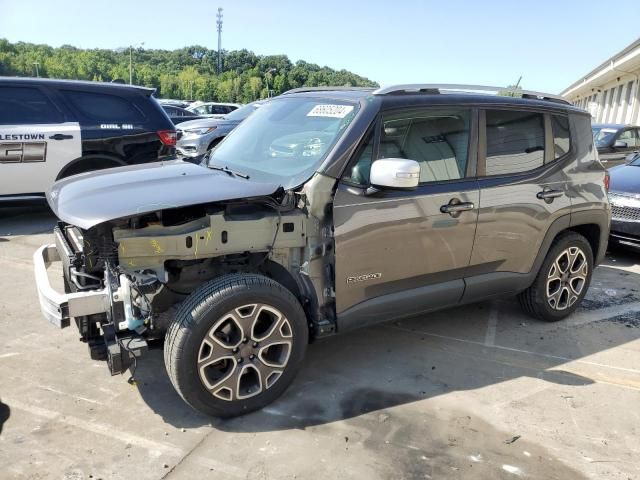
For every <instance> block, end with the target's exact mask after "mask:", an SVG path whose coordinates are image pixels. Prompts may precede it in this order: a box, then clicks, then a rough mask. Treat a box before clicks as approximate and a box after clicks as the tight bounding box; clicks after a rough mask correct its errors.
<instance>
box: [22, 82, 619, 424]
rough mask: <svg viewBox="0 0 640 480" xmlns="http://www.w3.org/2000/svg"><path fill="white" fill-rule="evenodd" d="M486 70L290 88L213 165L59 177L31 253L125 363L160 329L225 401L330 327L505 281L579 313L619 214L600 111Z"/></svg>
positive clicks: (203, 403) (253, 395)
mask: <svg viewBox="0 0 640 480" xmlns="http://www.w3.org/2000/svg"><path fill="white" fill-rule="evenodd" d="M486 90H489V91H493V92H495V91H497V90H500V89H494V88H490V87H465V86H460V85H399V86H394V87H388V88H383V89H378V90H375V91H374V90H372V89H360V88H358V89H348V88H344V89H341V88H332V87H323V88H315V89H312V88H303V89H297V90H294V91H290V92H288V93H287V94H284V95H281V96H280V97H277V98H275V99H273V100H272V101H271V102H269V103H268V104H265V105H264V106H263V107H261V108H260V109H258V110H257V111H256V112H255V113H254V114H253V115H251V116H250V117H249V118H248V119H247V120H246V121H245V122H243V123H242V124H241V125H240V126H238V127H237V128H236V129H235V130H234V131H233V132H232V133H231V134H230V135H229V136H227V137H226V138H225V139H224V141H222V142H221V143H220V144H219V145H218V146H217V147H216V148H215V149H214V150H212V151H211V152H210V153H209V154H208V156H207V157H206V159H205V161H204V162H203V164H202V165H194V164H191V163H187V162H182V161H171V162H164V163H154V164H147V165H136V166H128V167H119V168H115V169H111V170H105V171H101V172H94V173H89V174H85V175H83V176H82V177H76V178H68V179H64V180H61V181H59V182H57V183H55V184H54V186H53V188H52V189H51V190H50V192H49V193H48V201H49V204H50V206H51V208H52V209H53V211H54V212H55V213H56V215H57V216H58V217H59V218H60V219H61V222H60V223H59V225H58V227H57V228H56V229H55V232H54V233H55V245H45V246H43V247H41V248H40V249H39V250H38V251H37V252H36V253H35V255H34V260H35V270H36V278H37V283H38V291H39V295H40V303H41V307H42V311H43V313H44V315H45V317H47V318H48V319H49V320H50V321H51V322H53V323H54V324H56V325H58V326H59V327H64V326H67V325H68V324H69V323H70V321H71V320H73V321H74V322H75V323H76V325H77V327H78V328H79V330H80V333H81V335H82V338H83V339H84V340H85V341H86V342H87V343H88V346H89V350H90V352H91V354H92V356H93V357H94V358H104V359H106V360H107V362H108V366H109V369H110V371H111V373H112V374H116V373H122V372H124V371H125V370H126V369H127V368H129V367H130V366H132V362H133V366H134V367H135V362H136V360H137V357H138V356H140V355H141V354H142V353H143V352H144V350H145V349H146V347H147V341H148V340H149V339H161V338H164V339H165V346H164V358H165V363H166V368H167V371H168V374H169V377H170V379H171V382H172V383H173V385H174V387H175V388H176V390H177V391H178V393H179V394H180V395H181V396H182V398H183V399H184V400H185V401H186V402H187V403H189V404H190V405H191V406H193V407H194V408H195V409H197V410H199V411H201V412H204V413H206V414H210V415H215V416H227V417H228V416H234V415H239V414H243V413H246V412H250V411H252V410H256V409H259V408H261V407H263V406H265V405H267V404H268V403H269V402H271V401H273V400H274V399H276V398H277V397H278V396H279V395H281V394H282V393H283V391H284V390H285V389H286V388H287V386H288V385H289V384H290V383H291V382H292V380H293V378H294V375H295V374H296V372H297V370H298V369H299V368H300V364H301V362H302V359H303V357H304V354H305V350H306V348H307V344H308V343H309V342H310V341H311V340H313V339H316V338H319V337H323V336H327V335H331V334H335V333H341V332H345V331H348V330H351V329H354V328H357V327H363V326H366V325H372V324H374V323H377V322H385V321H389V320H393V319H398V318H402V317H408V316H416V315H424V316H425V321H428V315H426V314H427V313H428V312H431V311H434V310H437V309H442V308H446V307H453V306H456V305H461V304H465V303H469V302H476V301H480V300H486V299H488V298H493V297H497V296H504V295H518V296H519V298H520V302H521V304H522V307H523V308H524V310H525V311H526V312H527V313H529V314H530V315H532V316H534V317H536V318H538V319H541V320H546V321H556V320H560V319H562V318H564V317H566V316H567V315H570V314H571V313H572V312H573V311H574V310H575V309H576V308H577V307H578V305H579V304H580V302H581V301H582V299H583V298H584V296H585V294H586V292H587V289H588V287H589V283H590V280H591V275H592V274H593V270H594V268H595V266H596V265H597V264H598V262H600V261H601V260H602V258H603V256H604V253H605V249H606V244H607V237H608V234H609V221H610V215H611V214H610V207H609V204H608V201H607V178H608V177H607V175H606V172H605V169H604V168H603V167H602V165H601V164H600V162H599V160H598V156H597V151H596V149H595V147H594V142H593V136H592V134H591V122H590V117H589V115H588V113H587V112H585V111H583V110H581V109H578V108H576V107H573V106H571V105H570V104H569V103H568V102H566V101H565V100H563V99H561V98H558V97H554V96H550V95H545V94H540V93H536V92H527V91H524V92H523V91H519V92H518V93H517V96H515V95H514V96H506V95H504V94H502V95H491V94H487V93H486V92H485V91H486ZM54 261H61V262H62V266H63V271H64V285H65V293H64V294H62V293H59V292H57V291H55V290H54V289H53V288H52V287H51V286H50V284H49V280H48V277H47V268H48V266H49V265H50V264H51V263H52V262H54ZM317 348H322V347H321V346H318V347H317Z"/></svg>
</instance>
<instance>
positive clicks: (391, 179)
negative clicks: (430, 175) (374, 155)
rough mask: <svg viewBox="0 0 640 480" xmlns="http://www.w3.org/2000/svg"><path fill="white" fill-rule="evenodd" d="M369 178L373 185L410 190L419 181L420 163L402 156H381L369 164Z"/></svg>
mask: <svg viewBox="0 0 640 480" xmlns="http://www.w3.org/2000/svg"><path fill="white" fill-rule="evenodd" d="M369 179H370V180H369V181H370V183H371V185H372V186H374V187H379V188H391V189H399V190H411V189H414V188H416V187H417V186H418V182H419V181H420V164H418V162H416V161H415V160H407V159H404V158H381V159H380V160H376V161H374V162H373V163H372V164H371V173H370V174H369Z"/></svg>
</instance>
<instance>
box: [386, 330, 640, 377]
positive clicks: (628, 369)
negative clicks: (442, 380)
mask: <svg viewBox="0 0 640 480" xmlns="http://www.w3.org/2000/svg"><path fill="white" fill-rule="evenodd" d="M385 327H386V328H392V329H394V330H400V331H403V332H409V333H411V334H414V335H415V334H416V333H419V334H420V335H426V336H428V337H434V338H442V339H443V340H452V341H454V342H461V343H468V344H470V345H478V346H480V347H487V345H485V344H484V343H483V342H476V341H474V340H466V339H464V338H456V337H450V336H448V335H438V334H437V333H429V332H424V331H422V330H412V329H410V328H403V327H398V326H397V325H385ZM488 348H495V349H497V350H505V351H508V352H516V353H525V354H528V355H536V356H538V357H545V358H552V359H554V360H562V361H563V362H576V363H582V364H583V365H591V366H593V367H603V368H610V369H612V370H619V371H621V372H628V373H635V374H638V375H640V370H636V369H634V368H624V367H614V366H613V365H605V364H603V363H597V362H590V361H588V360H580V359H578V358H568V357H562V356H560V355H550V354H548V353H540V352H532V351H530V350H522V349H520V348H512V347H503V346H501V345H492V346H490V347H488ZM600 383H605V382H600ZM616 385H617V384H616ZM618 386H621V385H618Z"/></svg>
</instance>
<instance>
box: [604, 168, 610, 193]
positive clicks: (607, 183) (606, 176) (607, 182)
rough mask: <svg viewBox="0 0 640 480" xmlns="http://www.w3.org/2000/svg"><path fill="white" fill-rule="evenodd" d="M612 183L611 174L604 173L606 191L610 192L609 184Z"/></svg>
mask: <svg viewBox="0 0 640 480" xmlns="http://www.w3.org/2000/svg"><path fill="white" fill-rule="evenodd" d="M610 181H611V178H610V177H609V172H604V189H605V190H606V191H607V192H608V191H609V183H610Z"/></svg>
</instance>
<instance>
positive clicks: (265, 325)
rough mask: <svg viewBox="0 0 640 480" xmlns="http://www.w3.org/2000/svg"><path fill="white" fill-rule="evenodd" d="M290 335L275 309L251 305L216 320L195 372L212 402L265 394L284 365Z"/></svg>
mask: <svg viewBox="0 0 640 480" xmlns="http://www.w3.org/2000/svg"><path fill="white" fill-rule="evenodd" d="M292 341H293V332H292V329H291V324H290V323H289V320H287V318H286V317H285V316H284V315H283V314H282V312H280V311H279V310H278V309H277V308H274V307H272V306H270V305H266V304H261V303H256V304H250V305H244V306H241V307H238V308H235V309H233V310H232V311H230V312H228V313H226V314H225V315H223V316H222V317H221V318H219V319H218V320H217V321H216V322H215V323H214V324H213V326H212V327H211V328H210V329H209V331H208V332H207V334H206V335H205V337H204V339H203V340H202V343H201V344H200V349H199V351H198V359H197V369H198V374H199V376H200V380H201V381H202V384H203V385H204V387H205V388H206V389H207V390H208V391H209V393H211V394H212V395H213V396H214V397H216V398H219V399H221V400H227V401H234V400H244V399H246V398H250V397H253V396H255V395H259V394H260V393H262V392H264V391H265V390H267V389H269V388H271V387H272V386H273V385H274V384H275V383H276V382H277V381H278V379H279V378H280V376H281V375H282V374H283V372H284V369H285V368H286V366H287V362H288V361H289V356H290V354H291V348H292Z"/></svg>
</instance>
